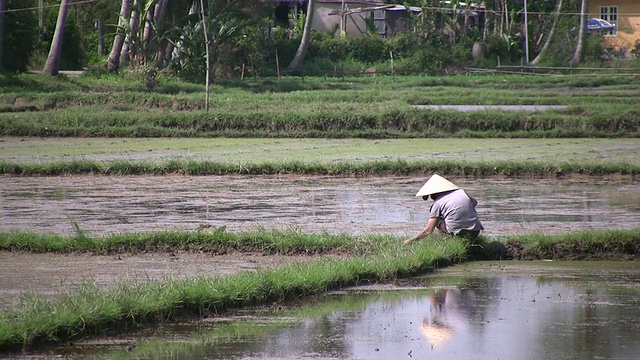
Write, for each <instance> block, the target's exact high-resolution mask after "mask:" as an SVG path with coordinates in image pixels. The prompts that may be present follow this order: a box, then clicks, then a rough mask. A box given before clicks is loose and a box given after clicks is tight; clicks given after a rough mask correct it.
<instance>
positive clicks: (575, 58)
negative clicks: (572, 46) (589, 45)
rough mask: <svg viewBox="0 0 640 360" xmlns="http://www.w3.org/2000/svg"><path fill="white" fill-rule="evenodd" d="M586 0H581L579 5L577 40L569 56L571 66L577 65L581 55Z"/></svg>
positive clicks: (585, 18)
mask: <svg viewBox="0 0 640 360" xmlns="http://www.w3.org/2000/svg"><path fill="white" fill-rule="evenodd" d="M588 2H589V1H588V0H582V5H581V6H580V30H578V42H577V44H576V51H575V52H574V53H573V57H572V58H571V66H578V64H579V63H580V58H581V57H582V47H583V42H584V34H585V32H586V31H585V30H586V29H587V5H588Z"/></svg>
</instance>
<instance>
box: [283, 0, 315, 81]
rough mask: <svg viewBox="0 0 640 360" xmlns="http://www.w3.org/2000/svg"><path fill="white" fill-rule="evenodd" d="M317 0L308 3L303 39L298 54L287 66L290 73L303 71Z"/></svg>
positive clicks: (310, 0)
mask: <svg viewBox="0 0 640 360" xmlns="http://www.w3.org/2000/svg"><path fill="white" fill-rule="evenodd" d="M315 6H316V0H309V3H308V4H307V17H306V18H305V21H304V30H303V31H302V39H301V40H300V45H299V46H298V50H297V51H296V55H295V56H294V57H293V60H291V64H289V67H288V68H287V72H289V73H294V74H295V73H301V72H302V62H303V61H304V57H305V56H306V55H307V49H308V48H309V42H310V39H311V24H312V23H313V13H314V11H315Z"/></svg>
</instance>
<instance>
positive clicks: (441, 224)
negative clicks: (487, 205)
mask: <svg viewBox="0 0 640 360" xmlns="http://www.w3.org/2000/svg"><path fill="white" fill-rule="evenodd" d="M436 227H437V228H438V230H440V231H442V232H443V233H445V234H450V233H449V232H448V231H447V224H446V223H445V221H444V219H440V218H439V219H438V221H437V222H436ZM450 235H453V234H450ZM478 235H480V230H475V231H471V230H460V231H458V233H457V234H455V236H457V237H461V238H463V239H466V240H474V239H475V238H477V237H478Z"/></svg>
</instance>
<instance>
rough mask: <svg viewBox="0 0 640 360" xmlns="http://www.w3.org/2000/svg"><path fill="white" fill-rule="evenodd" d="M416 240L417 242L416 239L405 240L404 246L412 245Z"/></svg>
mask: <svg viewBox="0 0 640 360" xmlns="http://www.w3.org/2000/svg"><path fill="white" fill-rule="evenodd" d="M415 240H416V239H415V238H411V239H408V240H405V241H404V242H403V244H404V245H409V244H411V243H412V242H414V241H415Z"/></svg>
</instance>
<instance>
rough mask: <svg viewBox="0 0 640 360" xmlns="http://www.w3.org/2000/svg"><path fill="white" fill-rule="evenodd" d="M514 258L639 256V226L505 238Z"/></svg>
mask: <svg viewBox="0 0 640 360" xmlns="http://www.w3.org/2000/svg"><path fill="white" fill-rule="evenodd" d="M504 242H505V243H506V245H507V247H508V248H509V249H510V252H511V254H512V256H513V258H515V259H521V260H539V259H547V260H559V259H569V260H590V259H610V258H614V259H638V258H639V257H640V229H635V230H607V231H591V230H588V231H580V232H575V233H568V234H563V235H548V234H543V233H533V234H527V235H521V236H518V237H508V238H506V239H505V240H504Z"/></svg>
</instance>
